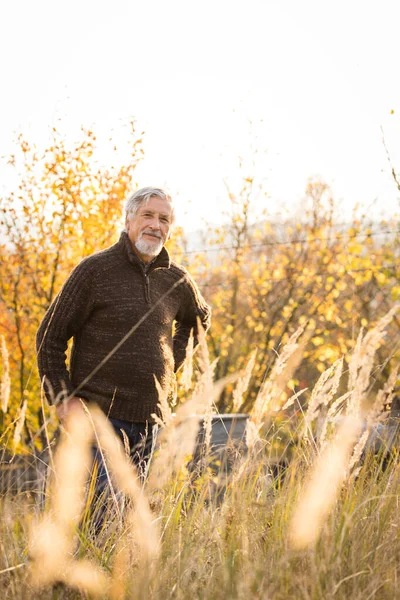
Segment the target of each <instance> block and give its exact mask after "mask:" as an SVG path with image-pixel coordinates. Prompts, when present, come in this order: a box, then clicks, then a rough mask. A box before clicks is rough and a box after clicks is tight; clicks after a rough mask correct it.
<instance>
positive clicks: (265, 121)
mask: <svg viewBox="0 0 400 600" xmlns="http://www.w3.org/2000/svg"><path fill="white" fill-rule="evenodd" d="M399 18H400V2H399V1H398V0H379V2H378V0H372V1H368V0H360V1H359V0H329V1H328V0H301V1H300V0H241V1H240V2H237V1H234V0H229V1H225V0H213V1H211V2H210V1H208V0H202V1H201V2H198V1H192V0H182V1H178V0H159V1H156V0H147V1H146V2H145V1H144V0H140V1H136V0H130V1H128V0H109V1H108V2H104V1H101V0H96V1H92V0H87V1H85V0H80V1H79V0H69V2H65V1H63V2H61V1H57V0H51V1H50V0H35V1H34V2H32V1H31V0H13V1H11V0H8V1H6V0H3V3H2V4H1V8H0V52H1V58H2V60H1V88H2V92H1V96H0V98H1V99H0V103H1V111H0V154H1V155H4V154H6V153H8V152H10V151H11V150H12V140H13V137H14V132H16V131H20V130H22V131H23V132H25V133H26V134H27V135H30V136H31V139H32V140H33V141H36V142H39V144H40V143H45V141H46V139H47V136H48V128H49V127H52V126H53V125H57V124H58V119H59V118H60V117H62V121H63V123H64V125H63V127H64V128H65V129H66V130H67V131H68V132H69V133H71V135H75V133H77V131H78V128H79V126H80V125H81V124H83V125H85V126H91V125H92V124H93V125H95V126H96V128H97V129H100V130H101V131H103V132H104V135H105V136H106V135H107V133H110V131H111V130H113V133H112V135H113V136H115V138H116V139H117V138H118V137H119V136H121V130H122V124H123V123H124V122H126V120H127V118H128V117H129V116H134V117H136V118H137V120H138V127H139V128H143V129H144V130H145V132H146V135H145V137H144V141H145V144H144V150H145V159H144V162H143V164H141V165H140V167H139V168H138V170H137V181H138V183H139V185H164V184H167V185H168V187H169V189H170V190H171V192H172V193H173V194H174V195H175V196H176V202H177V209H178V215H179V217H180V221H181V223H182V224H183V225H184V226H185V228H186V229H192V228H196V227H198V226H199V224H200V220H201V219H202V218H203V217H204V218H206V219H207V220H217V219H218V216H219V214H220V213H221V210H222V209H223V208H225V207H226V205H227V201H226V190H225V187H224V184H223V180H224V178H228V180H230V181H231V183H232V185H233V186H234V185H235V181H236V179H237V176H238V156H239V155H241V156H244V157H249V155H250V146H251V144H253V146H254V145H255V146H257V147H258V148H259V149H260V150H262V149H265V148H266V149H267V153H266V154H265V155H264V154H262V160H261V161H260V165H259V170H258V177H259V178H261V179H264V180H265V189H266V191H267V192H268V197H267V198H260V200H259V202H260V205H259V206H260V208H261V207H266V206H267V207H268V208H269V209H270V210H271V211H272V212H276V211H277V210H279V209H280V208H281V206H282V203H284V202H286V203H288V205H289V206H290V205H291V204H292V202H293V201H294V200H295V199H297V198H300V197H301V196H302V193H303V190H304V188H305V185H306V181H307V178H308V177H309V176H310V175H315V174H319V175H321V176H322V177H323V178H324V179H325V180H326V181H327V182H328V183H330V184H331V185H332V187H333V190H334V193H335V196H336V197H338V198H342V199H343V211H346V210H347V209H350V208H351V207H352V206H353V205H354V204H355V203H356V202H361V203H363V204H364V205H366V206H367V205H369V204H370V203H371V202H372V201H373V200H374V199H375V198H377V199H378V203H379V207H380V208H381V209H385V210H387V211H388V212H391V213H393V212H394V211H396V210H397V212H399V208H400V204H399V200H398V197H399V196H400V193H398V192H397V190H396V188H395V185H394V183H393V181H392V179H391V177H390V169H389V165H388V162H387V158H386V155H385V150H384V148H383V145H382V139H381V130H380V127H381V126H382V127H383V129H384V131H385V137H386V142H387V145H388V147H389V150H390V153H391V155H392V159H393V163H394V165H395V166H396V168H397V170H399V171H400V78H399V57H400V42H399V39H400V36H399V28H398V23H399ZM391 110H394V111H395V112H394V114H391ZM249 120H251V121H252V122H253V125H252V127H251V128H250V126H249V124H248V122H249ZM261 121H262V122H261ZM250 129H251V131H252V133H251V134H250ZM108 160H111V159H110V158H109V157H108V155H107V154H106V152H104V162H105V163H107V161H108ZM245 174H247V173H245ZM2 179H3V182H4V181H5V179H4V178H2ZM396 192H397V193H396Z"/></svg>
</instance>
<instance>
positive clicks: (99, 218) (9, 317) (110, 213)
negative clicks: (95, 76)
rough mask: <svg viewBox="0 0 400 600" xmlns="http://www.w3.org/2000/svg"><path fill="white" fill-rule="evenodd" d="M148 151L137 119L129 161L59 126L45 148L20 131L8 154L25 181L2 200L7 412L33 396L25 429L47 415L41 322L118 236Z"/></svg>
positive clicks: (1, 323)
mask: <svg viewBox="0 0 400 600" xmlns="http://www.w3.org/2000/svg"><path fill="white" fill-rule="evenodd" d="M115 150H117V149H116V148H115ZM142 154H143V150H142V138H141V135H138V133H137V132H136V128H135V123H134V122H131V123H130V124H129V144H128V154H127V156H126V157H125V162H126V164H125V165H123V166H114V167H109V168H103V167H101V166H99V163H98V161H97V159H96V136H95V133H94V132H93V131H91V130H84V129H82V131H81V139H80V140H79V141H77V142H76V143H67V142H66V140H65V138H64V137H63V136H62V135H61V134H60V133H59V132H58V131H57V130H56V129H53V131H52V140H51V143H50V144H49V146H48V147H47V148H46V149H45V150H44V151H42V152H40V151H39V150H37V148H36V147H35V146H34V145H32V144H31V143H30V142H28V141H27V140H26V139H25V138H24V137H23V136H22V135H20V136H19V137H18V141H17V149H16V152H15V154H13V155H12V156H10V157H9V161H8V162H9V167H10V169H12V170H14V172H15V174H16V178H17V180H18V181H19V183H18V187H17V189H16V190H15V191H11V192H10V193H9V194H8V195H5V196H3V197H1V198H0V231H1V243H0V306H1V313H0V333H2V334H3V335H4V337H5V339H6V343H7V346H8V348H9V354H10V367H11V368H10V372H11V390H12V394H11V402H10V415H9V418H10V419H12V418H14V417H15V414H16V411H17V409H18V407H19V406H20V405H21V402H22V401H23V399H28V401H29V403H28V404H29V411H28V416H27V429H26V431H27V432H29V429H30V428H31V429H32V430H38V419H39V417H40V415H41V410H40V390H39V382H38V380H37V375H36V360H35V332H36V329H37V327H38V324H39V322H40V320H41V319H42V317H43V315H44V312H45V311H46V309H47V308H48V306H49V305H50V303H51V302H52V300H53V298H54V296H55V294H56V293H57V292H58V290H59V288H60V286H61V284H62V282H63V281H64V280H65V278H66V277H67V275H68V274H69V272H70V271H71V269H72V268H73V267H74V266H75V265H76V264H77V263H78V262H79V261H80V260H81V259H82V258H83V257H85V256H87V255H89V254H91V253H92V252H94V251H96V250H100V249H103V248H104V247H106V246H109V245H111V244H112V243H113V242H114V241H116V236H117V234H118V229H120V227H118V224H119V223H121V224H122V205H123V201H124V199H125V197H126V195H127V192H128V191H130V190H131V189H132V187H133V186H134V182H133V176H134V172H135V168H136V165H137V164H138V161H139V160H140V159H141V157H142Z"/></svg>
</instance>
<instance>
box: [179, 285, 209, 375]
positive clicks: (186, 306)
mask: <svg viewBox="0 0 400 600" xmlns="http://www.w3.org/2000/svg"><path fill="white" fill-rule="evenodd" d="M184 286H185V292H184V302H183V306H182V309H181V310H180V311H179V313H178V315H177V318H176V323H175V334H174V340H173V341H174V359H175V371H177V370H178V369H179V368H180V367H181V366H182V364H183V362H184V360H185V356H186V348H187V345H188V341H189V336H190V331H191V330H192V329H193V334H194V345H195V346H197V344H198V337H197V327H198V324H197V319H200V323H201V324H202V326H203V327H204V329H205V330H207V329H208V328H209V326H210V322H211V309H210V307H209V306H208V304H207V303H206V301H205V300H204V298H203V296H202V295H201V293H200V291H199V289H198V287H197V285H196V284H195V282H194V281H193V279H192V278H191V277H190V276H189V275H188V276H187V280H185V282H184Z"/></svg>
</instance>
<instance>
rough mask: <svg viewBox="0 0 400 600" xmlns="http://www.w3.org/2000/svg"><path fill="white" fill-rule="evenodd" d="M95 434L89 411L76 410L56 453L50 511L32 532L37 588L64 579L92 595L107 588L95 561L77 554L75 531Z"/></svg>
mask: <svg viewBox="0 0 400 600" xmlns="http://www.w3.org/2000/svg"><path fill="white" fill-rule="evenodd" d="M92 438H93V430H92V427H91V423H90V421H89V419H88V418H87V415H86V414H85V413H84V411H80V412H76V411H74V413H72V414H71V415H70V417H69V418H68V419H67V421H66V429H65V430H64V431H63V434H62V438H61V441H60V443H59V446H58V447H57V449H56V452H55V456H54V473H53V481H52V484H51V486H50V507H49V510H48V511H47V512H46V513H45V515H44V516H43V517H42V519H40V521H39V522H38V523H36V524H35V525H33V527H32V530H31V533H30V542H29V547H30V551H29V553H30V557H31V559H32V562H31V564H30V576H31V583H32V585H33V586H34V587H35V588H41V587H44V586H47V585H49V584H52V583H54V582H57V581H62V582H64V583H66V584H67V585H70V586H72V587H77V588H78V589H81V590H84V591H85V592H86V593H89V594H92V595H93V596H101V595H103V594H104V593H105V592H106V590H107V587H108V577H107V576H106V575H105V574H104V573H103V572H102V571H101V570H100V569H99V568H98V567H97V566H96V565H95V564H94V563H91V562H89V561H76V560H74V559H73V551H74V548H75V545H76V537H75V530H76V526H77V525H78V523H79V520H80V517H81V513H82V510H83V506H84V501H85V488H86V486H85V484H86V480H87V478H88V475H89V471H90V465H91V452H90V444H91V441H92Z"/></svg>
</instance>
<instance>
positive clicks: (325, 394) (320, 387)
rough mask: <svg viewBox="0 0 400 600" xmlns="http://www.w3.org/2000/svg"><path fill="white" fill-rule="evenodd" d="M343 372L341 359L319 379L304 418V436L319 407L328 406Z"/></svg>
mask: <svg viewBox="0 0 400 600" xmlns="http://www.w3.org/2000/svg"><path fill="white" fill-rule="evenodd" d="M342 372H343V358H339V359H338V360H337V361H335V362H334V363H333V365H332V366H331V367H329V368H328V369H326V370H325V371H324V372H323V373H322V374H321V376H320V377H319V379H318V381H317V383H316V384H315V386H314V389H313V391H312V393H311V398H310V400H309V403H308V409H307V412H306V414H305V417H304V434H306V433H307V431H308V430H309V428H310V425H311V423H312V422H313V421H314V419H315V418H316V417H317V416H318V413H319V410H320V407H322V406H328V405H329V404H330V402H331V401H332V399H333V397H334V395H335V394H336V392H337V390H338V387H339V383H340V379H341V377H342Z"/></svg>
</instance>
